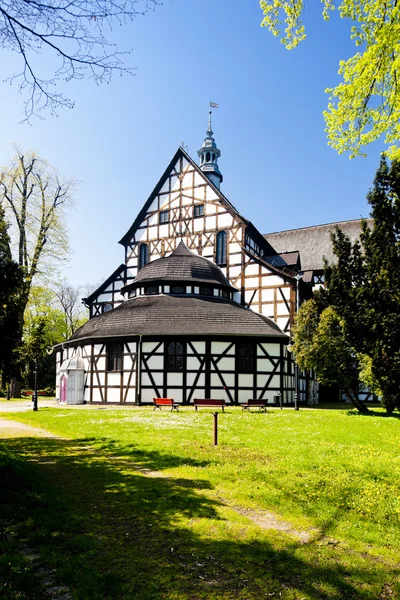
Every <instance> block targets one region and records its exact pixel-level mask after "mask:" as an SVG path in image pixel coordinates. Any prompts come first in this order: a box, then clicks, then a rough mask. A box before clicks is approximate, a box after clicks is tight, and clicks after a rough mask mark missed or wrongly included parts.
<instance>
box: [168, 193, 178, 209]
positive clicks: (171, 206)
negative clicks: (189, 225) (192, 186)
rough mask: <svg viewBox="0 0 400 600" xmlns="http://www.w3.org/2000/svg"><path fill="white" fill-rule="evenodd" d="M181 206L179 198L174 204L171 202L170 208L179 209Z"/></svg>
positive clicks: (173, 201)
mask: <svg viewBox="0 0 400 600" xmlns="http://www.w3.org/2000/svg"><path fill="white" fill-rule="evenodd" d="M179 205H180V198H179V196H177V197H176V198H175V199H174V200H172V202H170V205H169V207H170V208H179Z"/></svg>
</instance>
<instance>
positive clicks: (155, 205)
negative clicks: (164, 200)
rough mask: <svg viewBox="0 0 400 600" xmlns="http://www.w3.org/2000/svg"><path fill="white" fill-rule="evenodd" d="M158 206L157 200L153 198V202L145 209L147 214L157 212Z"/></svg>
mask: <svg viewBox="0 0 400 600" xmlns="http://www.w3.org/2000/svg"><path fill="white" fill-rule="evenodd" d="M157 209H158V206H157V198H155V199H154V200H153V202H152V203H151V204H150V206H149V208H148V209H147V214H149V213H152V212H153V211H155V210H157ZM146 216H147V215H146Z"/></svg>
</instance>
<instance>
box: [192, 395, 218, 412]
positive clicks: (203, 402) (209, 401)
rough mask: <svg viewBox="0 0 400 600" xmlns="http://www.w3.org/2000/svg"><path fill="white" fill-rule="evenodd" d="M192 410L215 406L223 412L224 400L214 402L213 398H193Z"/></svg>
mask: <svg viewBox="0 0 400 600" xmlns="http://www.w3.org/2000/svg"><path fill="white" fill-rule="evenodd" d="M193 405H194V409H195V410H197V408H198V407H199V406H216V407H219V408H222V412H224V407H225V400H216V399H215V400H214V399H213V398H195V399H194V400H193Z"/></svg>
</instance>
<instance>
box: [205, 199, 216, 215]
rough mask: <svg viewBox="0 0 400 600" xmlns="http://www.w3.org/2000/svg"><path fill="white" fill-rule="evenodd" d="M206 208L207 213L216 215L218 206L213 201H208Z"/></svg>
mask: <svg viewBox="0 0 400 600" xmlns="http://www.w3.org/2000/svg"><path fill="white" fill-rule="evenodd" d="M205 208H206V215H215V213H216V212H217V207H216V205H215V204H214V203H213V202H207V203H206V206H205Z"/></svg>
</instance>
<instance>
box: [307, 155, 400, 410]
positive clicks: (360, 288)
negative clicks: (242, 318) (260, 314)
mask: <svg viewBox="0 0 400 600" xmlns="http://www.w3.org/2000/svg"><path fill="white" fill-rule="evenodd" d="M368 202H369V203H370V205H371V216H372V217H373V227H372V229H369V227H368V225H367V223H366V221H364V222H363V223H362V231H361V236H360V243H359V242H356V243H355V244H352V243H351V242H350V240H349V239H348V238H347V237H346V236H345V235H344V234H343V233H342V232H341V231H340V230H336V232H335V233H334V235H333V249H334V253H335V255H336V256H337V258H338V261H337V264H336V265H334V266H332V267H330V268H329V269H327V271H326V282H327V288H326V290H325V291H324V292H322V293H321V295H320V297H319V301H320V302H325V303H326V305H331V306H333V307H334V308H335V310H336V311H337V313H338V314H339V315H340V317H341V318H342V319H343V322H344V327H345V331H346V335H347V336H348V338H349V340H350V343H351V345H352V346H353V347H354V349H355V351H356V352H357V353H359V354H363V355H366V356H368V357H369V358H370V366H369V371H370V374H371V377H372V378H373V379H374V380H375V381H376V386H377V387H378V388H379V389H380V390H381V392H382V395H383V402H384V405H385V406H386V409H387V411H388V412H392V411H393V410H394V408H396V407H397V408H400V311H399V305H400V164H399V163H398V162H397V161H394V162H393V163H392V165H391V167H389V165H388V163H387V161H386V159H385V157H382V159H381V163H380V166H379V169H378V171H377V173H376V176H375V180H374V186H373V189H372V190H371V191H370V192H369V194H368ZM317 298H318V296H317Z"/></svg>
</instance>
